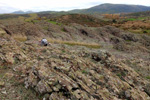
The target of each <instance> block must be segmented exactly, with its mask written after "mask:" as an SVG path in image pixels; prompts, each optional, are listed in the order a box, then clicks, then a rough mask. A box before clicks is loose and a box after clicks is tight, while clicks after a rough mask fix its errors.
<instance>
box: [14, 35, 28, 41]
mask: <svg viewBox="0 0 150 100" xmlns="http://www.w3.org/2000/svg"><path fill="white" fill-rule="evenodd" d="M13 38H14V39H15V40H16V41H20V42H25V41H27V37H26V36H22V35H15V36H13Z"/></svg>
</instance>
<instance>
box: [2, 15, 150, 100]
mask: <svg viewBox="0 0 150 100" xmlns="http://www.w3.org/2000/svg"><path fill="white" fill-rule="evenodd" d="M76 17H77V18H78V19H79V20H81V22H80V21H79V20H78V21H76V20H75V19H74V20H70V19H73V18H76ZM76 17H75V16H74V15H70V16H68V15H66V16H62V17H57V18H55V19H40V20H37V19H32V20H27V21H26V20H24V21H23V20H22V19H19V20H16V19H11V20H3V21H1V24H0V100H16V99H17V100H150V73H149V71H150V36H149V35H147V34H134V33H131V32H127V31H124V30H121V29H119V28H116V27H113V26H110V25H107V23H105V24H104V23H103V24H100V26H98V24H99V23H101V21H99V20H98V19H97V20H95V19H94V20H93V19H92V18H93V17H89V16H85V15H76ZM83 18H86V21H85V22H87V23H86V25H84V24H83V23H84V20H83ZM65 20H67V21H65ZM93 21H95V22H93ZM67 22H68V23H67ZM89 22H90V23H93V25H92V24H88V23H89ZM94 23H95V24H94ZM90 25H91V26H90ZM94 25H97V26H94ZM43 37H46V38H47V40H48V41H49V42H50V44H49V45H48V46H47V47H44V46H41V45H40V44H39V40H40V39H41V38H43Z"/></svg>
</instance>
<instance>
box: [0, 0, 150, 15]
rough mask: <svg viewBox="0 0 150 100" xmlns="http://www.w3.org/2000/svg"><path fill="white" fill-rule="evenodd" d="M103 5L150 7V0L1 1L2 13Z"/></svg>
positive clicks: (64, 9) (0, 9) (60, 9)
mask: <svg viewBox="0 0 150 100" xmlns="http://www.w3.org/2000/svg"><path fill="white" fill-rule="evenodd" d="M102 3H114V4H135V5H146V6H150V0H0V13H10V12H13V11H17V10H23V11H28V10H32V11H67V10H72V9H82V8H89V7H92V6H95V5H99V4H102Z"/></svg>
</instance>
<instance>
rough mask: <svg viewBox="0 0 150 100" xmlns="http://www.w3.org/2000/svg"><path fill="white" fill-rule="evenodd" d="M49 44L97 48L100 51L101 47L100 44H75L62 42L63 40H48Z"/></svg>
mask: <svg viewBox="0 0 150 100" xmlns="http://www.w3.org/2000/svg"><path fill="white" fill-rule="evenodd" d="M48 42H50V43H59V44H66V45H70V46H75V45H77V46H85V47H88V48H95V49H99V48H100V47H101V46H100V45H99V44H96V43H91V44H89V43H83V42H75V41H61V40H53V39H48Z"/></svg>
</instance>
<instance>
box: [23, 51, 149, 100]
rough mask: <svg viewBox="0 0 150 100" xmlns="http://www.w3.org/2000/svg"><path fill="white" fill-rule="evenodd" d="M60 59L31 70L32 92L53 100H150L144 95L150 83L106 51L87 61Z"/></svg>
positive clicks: (64, 57) (28, 82)
mask: <svg viewBox="0 0 150 100" xmlns="http://www.w3.org/2000/svg"><path fill="white" fill-rule="evenodd" d="M59 57H60V59H56V58H49V59H48V60H46V61H44V62H41V63H40V64H38V65H37V66H35V67H31V70H30V71H29V74H28V75H27V78H26V81H25V84H28V88H30V87H32V88H34V89H35V91H37V92H38V93H40V94H49V100H59V99H62V100H63V99H77V100H78V99H83V100H84V99H85V100H92V99H96V100H108V99H112V100H113V99H137V100H138V98H140V99H141V100H145V98H148V97H149V96H148V94H147V93H146V92H144V91H143V89H144V88H143V87H144V86H145V85H146V84H147V83H148V82H147V81H145V80H144V79H142V78H140V75H139V74H137V73H136V72H135V71H134V70H133V69H131V68H129V67H128V66H126V65H125V64H123V63H122V62H120V61H117V60H116V59H115V57H114V56H112V55H111V54H110V53H108V52H106V51H98V52H92V53H90V55H89V56H88V59H87V60H85V61H84V59H83V58H82V57H81V55H80V57H78V56H75V58H76V59H71V57H70V56H69V55H67V54H66V55H64V54H62V55H61V56H59ZM83 57H84V55H83ZM65 59H66V60H65ZM91 61H94V62H95V61H96V62H95V63H93V62H91ZM139 93H140V94H139Z"/></svg>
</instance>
